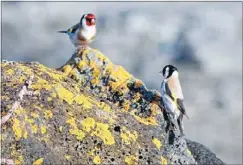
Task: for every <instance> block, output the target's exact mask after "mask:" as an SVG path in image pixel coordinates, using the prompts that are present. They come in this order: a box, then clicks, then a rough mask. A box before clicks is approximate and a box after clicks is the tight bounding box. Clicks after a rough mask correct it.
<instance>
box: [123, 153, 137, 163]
mask: <svg viewBox="0 0 243 165" xmlns="http://www.w3.org/2000/svg"><path fill="white" fill-rule="evenodd" d="M125 162H126V164H127V165H134V164H137V163H138V157H137V156H134V155H129V156H126V157H125Z"/></svg>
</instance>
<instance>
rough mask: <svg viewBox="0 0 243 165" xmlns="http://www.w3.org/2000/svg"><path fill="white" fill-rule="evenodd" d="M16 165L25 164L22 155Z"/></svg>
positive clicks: (15, 161)
mask: <svg viewBox="0 0 243 165" xmlns="http://www.w3.org/2000/svg"><path fill="white" fill-rule="evenodd" d="M14 163H15V164H16V165H17V164H23V163H24V159H23V156H22V155H20V156H18V159H16V160H14Z"/></svg>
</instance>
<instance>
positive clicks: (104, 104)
mask: <svg viewBox="0 0 243 165" xmlns="http://www.w3.org/2000/svg"><path fill="white" fill-rule="evenodd" d="M97 106H98V108H100V109H103V110H104V111H106V112H111V107H110V106H109V105H108V104H106V103H105V102H100V103H99V104H97Z"/></svg>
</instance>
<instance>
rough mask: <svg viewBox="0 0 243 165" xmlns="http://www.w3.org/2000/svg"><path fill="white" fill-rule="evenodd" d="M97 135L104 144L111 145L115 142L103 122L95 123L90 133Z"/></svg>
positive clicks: (107, 126)
mask: <svg viewBox="0 0 243 165" xmlns="http://www.w3.org/2000/svg"><path fill="white" fill-rule="evenodd" d="M93 135H95V136H98V137H99V138H101V139H102V140H103V142H104V144H106V145H112V144H115V139H114V137H113V136H112V134H111V132H110V130H109V125H108V124H104V123H96V128H95V130H94V131H93V132H92V133H91V136H93Z"/></svg>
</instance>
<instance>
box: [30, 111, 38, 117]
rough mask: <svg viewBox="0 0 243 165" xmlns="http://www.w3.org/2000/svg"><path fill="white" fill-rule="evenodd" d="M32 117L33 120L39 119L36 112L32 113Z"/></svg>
mask: <svg viewBox="0 0 243 165" xmlns="http://www.w3.org/2000/svg"><path fill="white" fill-rule="evenodd" d="M30 116H32V117H33V118H38V117H39V115H38V114H37V113H35V112H31V113H30Z"/></svg>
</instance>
